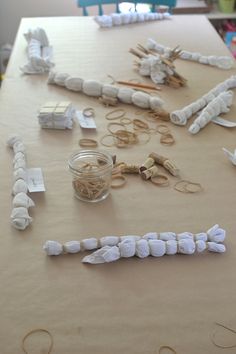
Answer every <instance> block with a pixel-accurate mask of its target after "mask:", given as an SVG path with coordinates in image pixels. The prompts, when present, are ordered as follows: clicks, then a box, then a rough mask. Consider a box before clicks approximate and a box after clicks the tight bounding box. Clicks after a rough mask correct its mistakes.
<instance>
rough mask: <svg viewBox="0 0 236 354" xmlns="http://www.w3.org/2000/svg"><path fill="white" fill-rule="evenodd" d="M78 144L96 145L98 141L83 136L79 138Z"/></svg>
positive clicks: (82, 145)
mask: <svg viewBox="0 0 236 354" xmlns="http://www.w3.org/2000/svg"><path fill="white" fill-rule="evenodd" d="M79 145H80V146H81V147H97V146H98V143H97V141H96V140H94V139H89V138H84V139H80V140H79Z"/></svg>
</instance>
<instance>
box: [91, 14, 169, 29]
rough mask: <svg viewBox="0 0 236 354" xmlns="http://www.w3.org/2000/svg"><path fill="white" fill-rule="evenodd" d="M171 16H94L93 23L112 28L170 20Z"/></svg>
mask: <svg viewBox="0 0 236 354" xmlns="http://www.w3.org/2000/svg"><path fill="white" fill-rule="evenodd" d="M170 18H171V15H170V14H169V12H164V13H158V12H148V13H142V12H129V13H113V14H111V15H102V16H95V17H94V21H95V22H96V23H97V24H98V25H99V26H100V27H107V28H109V27H112V26H121V25H127V24H129V23H135V22H146V21H155V20H166V19H168V20H169V19H170Z"/></svg>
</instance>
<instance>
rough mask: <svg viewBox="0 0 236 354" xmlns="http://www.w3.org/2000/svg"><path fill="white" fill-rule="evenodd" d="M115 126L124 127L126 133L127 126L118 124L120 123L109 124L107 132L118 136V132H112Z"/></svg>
mask: <svg viewBox="0 0 236 354" xmlns="http://www.w3.org/2000/svg"><path fill="white" fill-rule="evenodd" d="M114 125H115V126H119V127H122V128H123V129H124V130H125V131H126V126H125V124H122V123H118V122H111V123H109V124H108V125H107V130H108V131H109V133H111V134H113V135H115V134H116V132H113V131H112V130H111V127H112V126H114Z"/></svg>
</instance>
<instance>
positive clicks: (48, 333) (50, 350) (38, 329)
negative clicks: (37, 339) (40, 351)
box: [21, 328, 53, 354]
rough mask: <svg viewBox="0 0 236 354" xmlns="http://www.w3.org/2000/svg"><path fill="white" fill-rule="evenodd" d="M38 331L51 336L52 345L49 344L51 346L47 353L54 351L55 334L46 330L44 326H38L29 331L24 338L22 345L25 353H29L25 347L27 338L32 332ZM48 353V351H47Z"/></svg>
mask: <svg viewBox="0 0 236 354" xmlns="http://www.w3.org/2000/svg"><path fill="white" fill-rule="evenodd" d="M37 332H43V333H46V334H47V335H48V336H49V338H50V345H49V348H48V351H47V354H50V353H51V352H52V348H53V336H52V335H51V333H50V332H49V331H48V330H46V329H43V328H37V329H33V330H32V331H30V332H28V333H27V334H26V335H25V336H24V338H23V339H22V344H21V347H22V350H23V352H24V353H25V354H28V352H27V350H26V349H25V341H26V339H27V338H28V337H29V336H31V335H32V334H34V333H37ZM45 353H46V352H45Z"/></svg>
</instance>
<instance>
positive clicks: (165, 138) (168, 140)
mask: <svg viewBox="0 0 236 354" xmlns="http://www.w3.org/2000/svg"><path fill="white" fill-rule="evenodd" d="M160 143H161V144H163V145H173V144H174V143H175V139H174V137H173V135H172V134H171V133H167V134H162V136H161V138H160Z"/></svg>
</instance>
